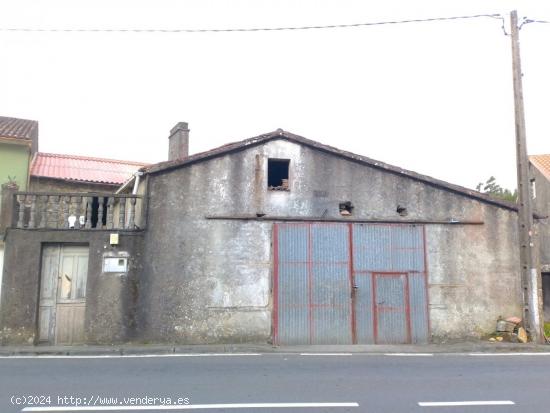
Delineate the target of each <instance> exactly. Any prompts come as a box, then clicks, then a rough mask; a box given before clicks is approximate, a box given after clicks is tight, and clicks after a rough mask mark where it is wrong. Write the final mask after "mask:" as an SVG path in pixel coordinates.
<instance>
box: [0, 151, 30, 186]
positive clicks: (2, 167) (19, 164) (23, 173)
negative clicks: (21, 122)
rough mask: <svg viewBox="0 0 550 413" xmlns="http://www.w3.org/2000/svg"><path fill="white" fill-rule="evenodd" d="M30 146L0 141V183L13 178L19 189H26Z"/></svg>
mask: <svg viewBox="0 0 550 413" xmlns="http://www.w3.org/2000/svg"><path fill="white" fill-rule="evenodd" d="M29 152H30V148H29V147H28V146H24V145H13V144H8V143H0V184H4V183H6V182H8V176H11V177H12V178H14V179H15V181H16V182H17V184H18V185H19V190H20V191H25V190H26V189H27V182H28V173H29V162H30V159H29V158H30V156H29Z"/></svg>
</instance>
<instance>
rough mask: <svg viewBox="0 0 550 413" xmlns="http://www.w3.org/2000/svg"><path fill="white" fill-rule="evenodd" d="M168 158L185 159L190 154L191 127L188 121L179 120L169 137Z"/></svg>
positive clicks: (171, 159) (170, 159)
mask: <svg viewBox="0 0 550 413" xmlns="http://www.w3.org/2000/svg"><path fill="white" fill-rule="evenodd" d="M168 141H169V142H168V160H169V161H173V160H176V159H183V158H187V157H188V156H189V128H188V124H187V122H178V123H177V124H176V126H174V127H173V128H172V130H171V131H170V136H169V137H168Z"/></svg>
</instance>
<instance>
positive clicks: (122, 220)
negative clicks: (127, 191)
mask: <svg viewBox="0 0 550 413" xmlns="http://www.w3.org/2000/svg"><path fill="white" fill-rule="evenodd" d="M118 227H119V228H120V229H124V228H125V227H126V198H119V199H118Z"/></svg>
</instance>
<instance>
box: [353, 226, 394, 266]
mask: <svg viewBox="0 0 550 413" xmlns="http://www.w3.org/2000/svg"><path fill="white" fill-rule="evenodd" d="M390 243H391V230H390V226H388V225H372V224H354V225H353V268H354V271H355V272H362V271H364V272H367V271H389V269H390V268H391V266H392V265H391V250H390V248H389V247H390Z"/></svg>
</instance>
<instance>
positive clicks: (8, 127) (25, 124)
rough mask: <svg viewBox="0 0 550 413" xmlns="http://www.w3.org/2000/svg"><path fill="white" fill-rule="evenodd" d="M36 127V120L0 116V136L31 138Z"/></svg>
mask: <svg viewBox="0 0 550 413" xmlns="http://www.w3.org/2000/svg"><path fill="white" fill-rule="evenodd" d="M36 129H38V122H37V121H35V120H28V119H18V118H8V117H5V116H0V137H3V138H16V139H32V138H33V132H34V131H35V130H36Z"/></svg>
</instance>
